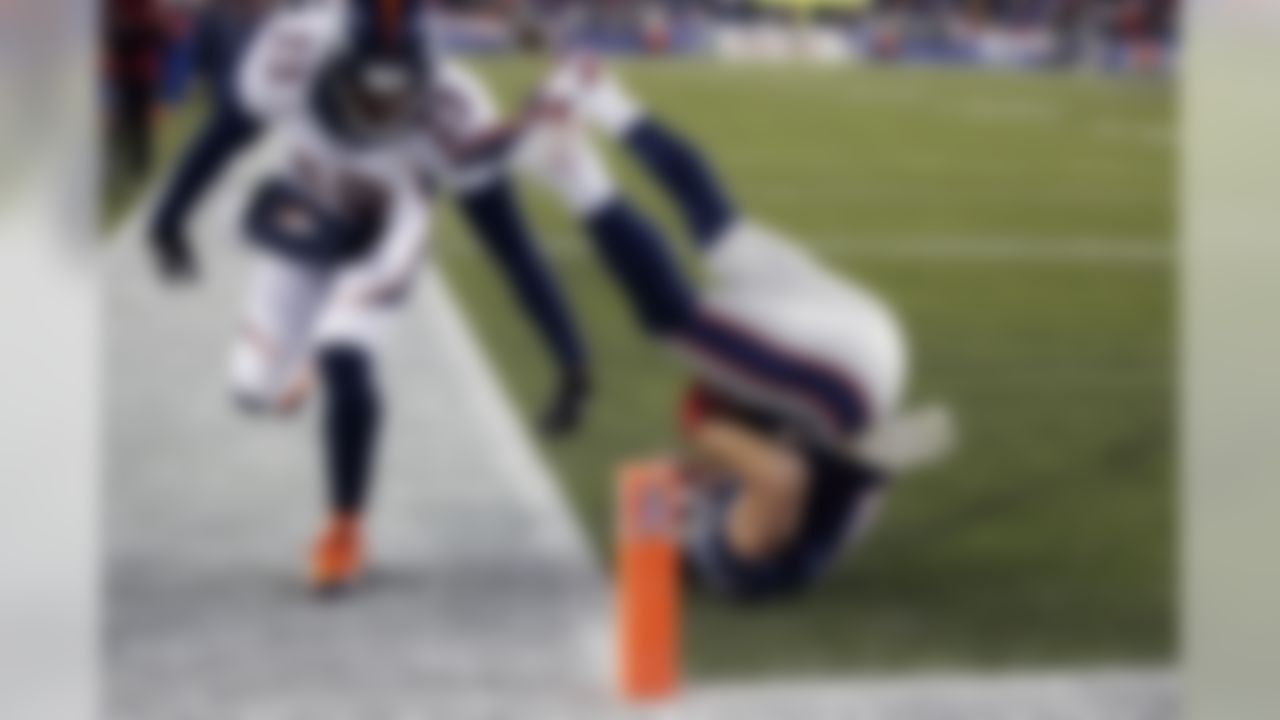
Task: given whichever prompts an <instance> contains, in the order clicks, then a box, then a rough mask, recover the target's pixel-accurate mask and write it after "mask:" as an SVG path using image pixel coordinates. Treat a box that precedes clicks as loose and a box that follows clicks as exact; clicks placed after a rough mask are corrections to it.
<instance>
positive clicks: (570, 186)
mask: <svg viewBox="0 0 1280 720" xmlns="http://www.w3.org/2000/svg"><path fill="white" fill-rule="evenodd" d="M519 162H520V165H521V166H522V168H523V169H524V170H525V171H526V172H528V173H529V174H531V175H532V176H534V177H535V178H536V179H538V180H539V181H541V182H542V183H543V184H544V185H545V186H546V187H547V188H548V189H549V190H551V191H552V192H553V193H554V194H555V195H557V196H558V197H559V198H560V199H561V200H562V201H563V203H564V205H565V207H566V208H567V209H568V210H569V212H570V213H571V214H572V215H573V216H574V217H575V218H577V219H578V221H579V222H580V223H581V224H582V227H583V228H584V230H585V231H586V233H587V235H588V236H589V237H590V238H591V241H592V245H593V247H594V248H595V250H596V252H597V253H598V254H599V255H600V257H601V259H602V260H603V261H604V263H605V265H606V266H607V267H608V269H609V270H610V272H611V273H612V274H613V276H614V278H615V279H616V280H617V282H618V283H619V285H621V287H622V289H623V291H624V292H625V293H626V295H627V299H628V300H629V302H630V305H631V307H632V310H633V312H634V313H635V315H636V317H637V320H638V321H639V322H640V324H641V325H642V326H643V327H644V328H645V329H646V330H647V331H648V332H649V333H651V334H653V335H655V336H659V337H662V336H667V335H670V334H671V333H673V332H676V331H678V329H679V328H680V327H682V326H683V325H684V324H685V323H686V322H687V320H688V318H689V317H691V316H692V314H693V312H694V308H695V302H696V301H695V297H694V292H693V290H692V288H691V287H690V286H689V284H688V282H687V281H686V279H685V278H684V276H683V274H682V273H681V272H680V269H679V267H678V265H677V264H676V262H675V260H674V258H673V257H672V254H671V250H670V248H669V246H668V244H667V241H666V239H665V238H664V237H663V236H662V234H661V233H660V232H659V230H658V228H657V226H656V225H655V224H654V223H653V222H651V221H650V220H649V219H648V218H646V217H645V216H644V215H643V214H642V213H641V212H640V211H639V210H637V209H636V208H635V207H634V206H633V205H632V204H631V203H630V202H628V200H627V199H626V198H625V197H623V196H622V195H621V194H620V193H619V191H618V189H617V186H616V184H615V183H614V181H613V178H612V177H610V175H609V172H608V170H607V168H606V167H605V164H604V160H603V158H601V157H600V155H599V152H598V151H597V150H596V148H595V147H594V146H593V145H592V143H591V140H590V138H589V137H588V136H587V135H586V133H585V130H584V129H583V128H582V127H580V126H578V125H576V123H574V122H573V120H572V118H569V119H558V118H549V119H547V120H545V121H543V122H542V123H541V124H540V125H539V126H538V127H536V128H534V129H533V130H532V131H531V132H530V133H529V134H528V135H527V136H526V138H525V140H524V144H523V146H522V148H521V150H520V159H519Z"/></svg>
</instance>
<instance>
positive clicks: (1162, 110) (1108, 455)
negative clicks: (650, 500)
mask: <svg viewBox="0 0 1280 720" xmlns="http://www.w3.org/2000/svg"><path fill="white" fill-rule="evenodd" d="M482 68H483V70H484V72H485V74H486V75H487V76H488V77H489V78H490V79H491V80H492V81H493V82H494V83H495V84H496V85H497V87H499V88H500V89H501V90H502V91H503V93H504V94H505V95H507V96H508V97H519V96H520V95H521V93H522V92H523V90H524V89H525V88H528V87H529V86H530V83H532V82H533V80H534V78H535V77H536V73H537V69H536V67H531V66H530V65H516V64H511V63H499V64H492V65H485V66H482ZM625 75H626V77H627V78H628V79H629V80H630V81H632V82H633V83H634V85H635V86H636V87H637V88H638V90H639V91H640V92H641V93H642V94H643V96H644V97H645V98H647V99H648V100H649V101H650V103H651V105H652V106H653V107H655V108H656V109H657V110H658V111H659V112H660V114H661V115H663V116H665V117H667V118H669V119H670V120H672V121H674V122H675V123H677V124H678V125H679V126H680V127H682V128H684V129H685V130H687V131H688V132H689V133H690V134H691V135H693V136H694V137H695V138H697V139H698V140H699V141H700V142H701V143H702V144H703V145H704V147H705V148H706V149H707V150H708V151H709V153H710V154H711V156H712V157H713V158H714V160H715V161H716V163H717V165H718V167H719V168H720V170H721V171H722V173H723V174H724V175H725V176H726V177H727V179H728V180H729V181H730V182H731V184H732V186H733V188H734V191H735V192H736V194H737V196H738V198H739V199H740V201H741V203H742V204H743V205H745V206H746V207H747V208H749V209H750V211H751V212H752V214H754V215H756V216H758V217H760V218H763V219H766V220H768V221H770V222H771V223H773V224H775V225H777V226H779V227H781V228H785V229H786V230H788V231H789V232H791V233H792V234H794V235H796V236H797V237H799V238H802V239H803V238H808V239H810V240H811V242H812V248H813V250H814V251H815V252H816V253H817V254H819V255H820V256H822V257H823V258H825V259H826V260H827V261H828V262H830V263H832V264H833V265H835V266H836V267H839V268H842V269H844V270H847V271H848V272H849V273H850V274H851V275H853V274H856V275H857V276H858V277H860V278H863V279H865V280H866V281H867V282H869V283H871V284H872V285H874V286H876V287H878V288H879V289H880V290H881V291H882V292H883V293H884V294H885V295H886V296H887V297H888V298H889V299H890V300H891V301H892V302H893V303H894V304H895V305H896V307H897V308H898V309H899V310H900V312H901V313H902V316H903V317H904V319H905V321H906V323H907V325H908V327H909V330H910V333H911V336H912V339H913V342H914V346H915V387H914V392H913V395H914V396H915V397H917V398H941V399H945V400H947V401H949V402H950V403H952V404H953V405H954V407H955V408H956V410H957V412H958V414H959V416H960V417H961V421H962V426H963V432H964V435H965V442H964V446H963V450H962V452H960V453H959V454H958V455H957V456H956V457H955V458H954V459H952V460H951V461H949V462H948V463H946V464H945V466H942V467H939V468H937V469H935V470H931V471H929V472H928V473H924V474H921V475H919V476H916V477H911V478H909V479H907V481H906V482H905V483H904V484H903V485H902V486H901V488H900V489H899V490H898V491H897V492H896V494H895V496H894V497H893V499H892V500H891V504H890V505H889V508H888V512H887V514H886V516H885V518H884V523H883V525H882V526H881V528H880V531H879V532H878V533H877V534H876V535H875V536H874V537H873V538H872V539H871V540H870V541H869V542H868V543H867V544H866V545H865V546H864V547H863V548H862V549H861V551H860V552H857V553H855V554H853V555H852V556H851V557H849V558H848V560H847V561H846V562H845V563H844V564H843V566H842V567H841V568H840V569H839V571H838V572H837V573H836V574H835V575H834V576H833V577H832V578H831V579H830V582H828V583H826V584H824V585H823V586H821V587H820V588H819V589H818V590H817V591H816V592H813V593H811V594H809V595H808V596H806V597H803V598H800V599H797V600H795V601H793V602H789V603H787V604H784V605H781V606H776V607H770V608H767V609H761V608H757V609H749V608H737V609H735V608H731V607H726V606H725V605H724V604H722V603H719V602H715V601H713V600H710V599H708V598H703V597H694V598H691V600H690V603H689V609H690V614H689V617H688V645H687V649H688V655H689V658H690V661H691V665H692V667H693V669H694V671H695V672H697V673H699V674H703V675H726V674H741V673H755V672H780V671H785V672H804V671H814V670H838V669H849V668H860V669H867V668H903V667H912V668H915V667H930V668H936V667H951V666H973V665H982V666H1003V665H1009V664H1015V663H1019V664H1022V663H1031V664H1037V665H1057V664H1066V663H1079V662H1090V661H1104V660H1105V661H1114V662H1139V661H1153V660H1161V659H1167V658H1168V657H1170V655H1171V654H1172V653H1173V651H1174V650H1173V649H1174V644H1175V638H1174V630H1173V627H1174V612H1175V608H1174V596H1175V595H1174V588H1173V585H1174V582H1175V578H1174V576H1173V573H1174V547H1175V542H1176V537H1175V528H1174V517H1175V501H1174V483H1173V479H1172V478H1173V468H1172V463H1171V456H1172V449H1173V413H1174V404H1173V403H1174V398H1173V392H1172V388H1173V384H1172V383H1173V380H1172V371H1173V362H1172V342H1173V335H1172V328H1173V309H1174V295H1173V277H1174V272H1173V270H1174V265H1173V263H1172V261H1171V255H1172V252H1173V243H1172V240H1171V238H1172V235H1173V222H1174V220H1173V217H1174V215H1173V207H1172V203H1173V197H1174V196H1173V184H1172V183H1173V170H1174V145H1173V141H1172V137H1171V136H1172V122H1173V118H1172V114H1173V94H1172V91H1171V89H1170V88H1169V87H1168V86H1165V85H1151V84H1142V83H1130V82H1110V81H1101V80H1097V79H1085V78H1079V77H1046V76H1014V75H977V74H968V73H957V72H927V71H906V70H891V71H886V70H847V69H841V70H829V69H825V70H824V69H802V68H785V69H783V68H778V69H761V68H737V67H724V66H715V65H699V64H667V63H647V64H636V65H633V66H628V67H627V68H626V70H625ZM617 167H619V169H620V170H623V171H624V175H625V176H626V183H627V186H628V187H629V188H631V189H633V190H634V192H635V193H636V196H637V197H638V198H639V199H640V201H641V202H642V204H643V205H644V206H645V207H646V208H649V209H651V210H652V211H653V212H654V213H655V215H656V216H657V217H659V218H661V219H662V221H663V222H664V224H665V226H666V227H667V228H669V229H670V230H671V231H672V233H673V236H675V237H678V238H680V242H681V243H682V244H687V243H684V241H683V237H684V236H683V235H680V234H679V227H678V226H677V225H676V224H674V222H673V221H672V220H673V218H672V216H671V214H670V213H669V211H668V207H667V205H666V204H665V203H663V202H662V201H661V199H660V198H659V197H658V196H657V195H656V194H655V193H653V192H651V191H650V190H651V189H650V188H649V187H648V186H647V185H646V184H645V182H644V181H643V180H642V179H640V178H638V177H637V176H636V175H634V174H632V173H627V172H625V170H627V168H626V166H625V165H623V164H618V165H617ZM531 198H532V199H533V200H534V202H535V205H536V207H537V214H538V216H539V218H540V221H541V222H540V226H541V228H542V229H543V231H544V234H545V235H546V236H548V244H549V246H550V252H551V253H552V254H553V257H554V258H555V264H556V266H557V267H558V269H559V271H560V273H561V275H562V277H563V279H564V282H565V283H566V284H567V286H568V289H569V292H570V294H571V296H572V298H573V300H574V301H575V304H576V307H577V309H578V312H579V314H580V316H581V319H582V322H583V324H584V327H585V329H586V332H587V334H588V337H589V339H590V342H591V345H592V350H593V356H594V358H595V362H596V368H597V373H598V379H599V388H598V396H597V398H596V402H595V405H594V407H593V409H592V416H591V423H590V425H589V427H587V428H586V429H585V430H584V431H583V432H582V433H581V434H580V435H578V436H577V437H575V438H573V439H570V440H568V441H564V442H561V443H558V444H553V445H549V446H548V447H547V450H548V452H549V454H550V456H551V457H552V458H553V460H554V463H555V465H556V467H557V468H558V469H559V470H560V471H561V474H562V476H563V478H564V481H565V489H566V491H567V492H568V493H569V495H570V496H571V498H572V500H573V502H574V504H575V506H576V507H577V508H578V510H579V511H580V512H581V515H582V517H583V518H584V520H585V521H586V524H587V526H588V528H589V530H590V534H591V536H592V538H593V539H594V540H595V542H596V544H597V546H598V547H599V548H600V551H601V553H602V557H603V558H604V559H605V560H606V561H607V560H608V558H609V550H608V547H609V538H610V536H609V520H610V507H611V506H610V497H609V492H610V477H611V473H612V469H613V467H614V465H615V464H616V463H617V462H618V460H619V459H621V458H626V457H634V456H637V455H643V454H645V453H647V452H650V451H654V450H661V449H664V448H670V447H672V446H673V445H674V443H675V437H674V432H673V422H672V407H673V401H674V399H675V397H676V395H677V393H678V390H679V388H680V385H681V377H682V376H681V373H680V372H679V370H678V368H676V367H675V366H674V364H673V363H672V362H669V361H668V358H667V357H665V356H664V355H663V354H662V353H660V352H659V351H657V350H655V349H653V348H651V347H649V346H647V345H646V343H645V342H644V339H643V338H642V337H641V336H640V335H639V333H638V332H637V331H636V330H635V329H634V327H633V325H632V323H631V322H630V319H629V316H628V315H627V314H626V312H625V310H624V308H623V306H622V304H621V301H620V296H619V294H618V293H617V292H616V291H615V290H614V288H613V287H612V286H611V284H610V282H609V281H608V279H607V277H606V276H605V275H604V273H603V270H602V267H601V266H600V265H599V264H598V263H597V262H595V259H594V257H593V256H592V255H591V253H590V252H589V250H587V249H586V244H585V243H584V242H583V241H582V238H581V236H580V234H579V233H578V232H576V231H575V230H574V229H573V227H572V225H571V224H570V223H569V222H567V220H566V219H565V217H564V216H563V215H562V214H560V213H557V212H555V211H554V210H552V209H550V208H549V207H548V204H547V203H545V202H543V201H542V198H540V197H539V196H538V195H537V193H536V191H533V192H531ZM447 227H448V228H449V230H448V231H447V232H446V233H445V237H444V239H443V244H444V252H443V257H444V258H445V262H446V266H447V267H448V271H449V274H450V276H451V278H452V279H453V281H454V284H455V287H456V288H458V290H459V291H460V293H461V295H462V296H463V299H464V301H465V305H466V307H467V308H468V310H469V312H470V313H471V316H472V318H473V319H474V321H475V323H476V325H477V326H478V327H479V329H480V332H481V334H482V337H483V339H484V341H485V343H486V345H487V347H488V348H489V349H490V350H491V351H492V354H493V356H494V358H495V359H496V362H497V364H498V366H499V367H500V368H501V370H502V372H503V374H504V376H505V378H506V381H507V383H508V386H509V387H510V389H511V390H512V392H513V393H514V394H515V395H516V397H517V398H518V399H519V401H520V403H521V405H522V406H523V407H524V408H525V409H526V410H527V412H529V413H530V414H532V413H533V412H534V409H535V408H536V407H537V404H538V402H539V401H540V400H541V399H542V394H543V392H544V391H545V388H546V382H547V367H546V365H545V363H544V362H543V361H542V359H541V355H540V348H539V347H538V346H537V343H536V340H535V338H534V337H533V335H532V334H531V333H530V332H529V330H528V329H527V328H526V327H525V326H524V325H523V321H522V319H521V318H520V317H519V316H518V315H517V314H516V313H513V312H512V305H511V303H510V302H509V300H508V299H507V297H506V293H505V289H504V288H503V287H502V286H501V285H500V284H499V283H498V282H497V280H496V279H495V277H494V274H493V272H492V271H491V267H490V265H489V263H488V262H487V261H486V260H485V259H484V258H483V257H482V256H481V254H480V253H479V252H478V251H476V250H475V249H474V247H473V246H471V245H469V244H468V242H467V241H466V240H462V239H460V238H461V235H460V234H459V233H458V232H456V230H455V229H454V228H456V225H453V224H452V223H450V224H448V225H447Z"/></svg>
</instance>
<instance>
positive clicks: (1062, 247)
mask: <svg viewBox="0 0 1280 720" xmlns="http://www.w3.org/2000/svg"><path fill="white" fill-rule="evenodd" d="M543 244H544V249H545V250H546V251H547V252H548V254H550V255H551V256H553V257H555V258H558V259H562V260H567V261H578V260H587V259H590V260H592V261H594V255H593V254H592V253H591V252H589V248H588V245H587V241H586V240H585V239H581V238H577V237H566V236H563V235H560V236H547V237H546V238H545V239H544V241H543ZM801 244H802V245H803V246H804V247H808V248H812V249H814V250H817V251H818V252H820V253H822V254H825V255H830V256H835V257H840V258H868V259H873V260H900V261H913V262H916V261H918V262H961V263H972V264H982V263H988V264H997V265H1081V266H1089V267H1116V268H1162V267H1167V266H1169V265H1171V264H1172V263H1173V262H1174V261H1175V259H1176V254H1175V252H1174V250H1173V248H1172V247H1170V246H1168V245H1165V244H1163V243H1157V242H1153V241H1140V242H1138V241H1131V240H1123V241H1115V242H1109V241H1106V240H1079V241H1071V242H1068V243H1059V244H1052V245H1051V244H1047V243H1040V242H1027V241H1020V240H1011V239H1000V238H990V239H982V238H957V239H955V240H945V239H937V240H916V239H913V240H863V239H858V238H853V237H847V238H846V237H837V236H819V237H815V238H808V239H805V240H803V241H802V243H801ZM441 249H442V250H443V251H444V252H446V253H450V254H453V253H456V254H459V255H464V256H470V255H476V256H478V255H479V254H480V250H479V248H477V247H476V245H475V243H472V242H470V241H455V242H445V243H443V245H442V246H441Z"/></svg>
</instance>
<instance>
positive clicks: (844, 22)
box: [102, 0, 1178, 175]
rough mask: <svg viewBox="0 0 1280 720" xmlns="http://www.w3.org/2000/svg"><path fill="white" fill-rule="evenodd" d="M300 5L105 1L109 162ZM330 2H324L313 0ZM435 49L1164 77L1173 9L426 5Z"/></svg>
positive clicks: (849, 0)
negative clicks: (572, 48)
mask: <svg viewBox="0 0 1280 720" xmlns="http://www.w3.org/2000/svg"><path fill="white" fill-rule="evenodd" d="M290 1H293V2H305V1H306V0H106V2H107V7H106V12H105V13H104V18H103V25H104V27H103V33H104V38H103V45H102V47H103V51H104V53H105V57H104V59H103V68H104V74H105V78H104V80H105V84H104V105H105V107H106V108H108V110H109V119H110V122H109V128H110V131H111V133H112V137H111V142H110V143H109V145H110V148H111V149H112V151H113V154H114V155H115V157H113V158H111V160H112V162H111V166H112V167H115V168H124V169H126V170H127V171H128V172H129V173H130V174H132V175H145V174H146V172H147V171H148V170H149V168H150V165H151V162H152V159H151V142H150V139H149V138H150V135H151V131H150V127H151V122H152V116H153V115H154V108H155V106H156V105H157V103H160V102H164V101H172V100H175V99H177V98H180V97H182V96H183V94H184V93H185V91H186V88H187V87H188V86H189V85H190V84H191V81H192V79H193V78H196V77H200V76H203V77H205V78H207V79H208V80H209V82H210V87H211V89H212V92H213V94H214V97H215V101H217V100H218V99H221V96H225V94H226V92H227V91H228V89H229V78H230V70H229V68H231V67H232V66H234V59H235V58H236V57H237V56H238V54H239V52H240V50H241V49H242V48H243V46H244V45H245V43H246V42H247V40H248V38H249V36H250V35H251V34H252V30H253V27H254V26H255V24H256V23H257V22H258V20H259V18H260V17H261V16H262V15H264V14H265V13H266V12H268V11H269V10H270V8H271V7H272V6H273V5H275V4H279V3H282V2H290ZM311 1H315V2H324V1H329V0H311ZM433 4H434V5H435V6H436V8H437V12H438V23H437V32H438V35H439V41H440V42H441V43H442V44H443V45H445V46H447V47H448V48H450V49H452V50H453V51H456V52H462V53H483V54H501V53H510V52H516V51H519V50H521V49H527V48H529V47H532V46H538V45H547V44H563V43H571V44H574V45H576V46H583V47H589V48H592V49H594V50H596V51H599V52H604V53H618V54H643V55H658V56H666V55H672V56H700V57H709V58H720V59H725V60H733V61H753V62H768V61H809V62H823V63H844V62H851V63H852V62H857V63H885V64H888V63H916V64H943V65H948V66H963V67H976V68H1004V69H1024V70H1068V69H1070V70H1088V71H1098V72H1107V73H1143V74H1164V73H1167V72H1169V71H1170V70H1171V69H1172V68H1173V66H1174V63H1175V59H1176V56H1177V53H1176V49H1177V43H1178V27H1177V14H1178V7H1177V5H1178V0H433Z"/></svg>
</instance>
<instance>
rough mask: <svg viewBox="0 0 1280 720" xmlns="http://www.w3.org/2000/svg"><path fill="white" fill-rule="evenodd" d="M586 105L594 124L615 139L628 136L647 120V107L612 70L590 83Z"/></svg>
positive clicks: (605, 71) (602, 73)
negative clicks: (633, 129) (634, 128)
mask: <svg viewBox="0 0 1280 720" xmlns="http://www.w3.org/2000/svg"><path fill="white" fill-rule="evenodd" d="M583 106H584V109H585V110H586V112H587V116H588V117H589V118H590V119H591V121H592V122H593V123H595V125H596V126H597V127H599V128H600V129H601V130H603V131H604V132H606V133H608V134H609V135H611V136H613V137H621V136H623V135H626V134H627V133H628V132H630V131H631V128H633V127H635V126H636V124H637V123H639V122H640V121H641V120H643V119H644V117H645V110H644V107H642V106H641V105H640V102H639V101H638V100H636V98H635V97H633V96H632V95H631V93H629V92H627V91H626V90H625V89H624V88H623V87H622V84H621V83H619V82H618V80H617V79H616V78H615V77H613V75H612V74H610V73H609V71H608V70H602V71H601V73H600V76H599V77H598V78H596V79H595V82H593V83H591V84H590V86H589V90H588V91H587V95H586V98H585V101H584V103H583Z"/></svg>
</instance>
